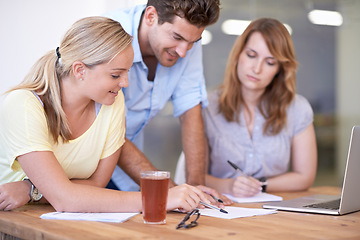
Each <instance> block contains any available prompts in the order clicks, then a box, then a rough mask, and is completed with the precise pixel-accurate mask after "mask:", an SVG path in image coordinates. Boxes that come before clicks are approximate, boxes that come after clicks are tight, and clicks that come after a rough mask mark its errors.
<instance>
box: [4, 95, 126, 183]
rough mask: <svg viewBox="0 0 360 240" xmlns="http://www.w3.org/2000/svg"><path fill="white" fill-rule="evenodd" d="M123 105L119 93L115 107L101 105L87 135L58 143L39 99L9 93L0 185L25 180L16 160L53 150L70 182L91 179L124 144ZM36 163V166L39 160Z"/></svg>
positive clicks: (32, 96)
mask: <svg viewBox="0 0 360 240" xmlns="http://www.w3.org/2000/svg"><path fill="white" fill-rule="evenodd" d="M124 106H125V105H124V95H123V94H122V92H121V91H120V92H119V95H118V96H117V97H116V100H115V102H114V104H112V105H110V106H107V105H102V106H101V109H100V111H99V113H98V115H97V116H96V119H95V121H94V122H93V124H92V125H91V127H90V128H89V129H88V130H87V131H86V132H85V133H84V134H82V135H81V136H80V137H78V138H76V139H74V140H71V141H69V142H67V143H63V142H62V141H61V140H60V141H59V143H58V144H55V143H54V141H53V140H52V136H51V135H50V134H49V130H48V127H47V121H46V116H45V111H44V108H43V106H42V103H41V102H40V101H39V99H38V98H37V97H36V96H35V95H34V94H33V93H32V92H31V91H28V90H15V91H12V92H10V93H9V94H8V95H7V96H6V97H5V99H4V101H3V104H2V108H1V110H0V116H1V117H0V184H3V183H6V182H13V181H20V180H22V179H23V178H24V177H25V176H26V175H25V173H24V172H23V170H22V169H21V167H20V164H19V163H18V161H17V160H16V158H17V156H19V155H23V154H26V153H29V152H34V151H52V152H53V153H54V154H55V156H56V158H57V160H58V161H59V163H60V165H61V166H62V168H63V169H64V171H65V173H66V175H67V176H68V177H69V179H72V178H79V179H87V178H89V177H90V176H91V175H92V174H93V173H94V171H95V170H96V168H97V166H98V163H99V161H100V160H101V159H103V158H106V157H108V156H110V155H112V154H113V153H114V152H115V151H117V150H118V149H119V148H120V147H121V146H122V145H123V144H124V142H125V107H124ZM33 161H34V164H36V159H34V160H33Z"/></svg>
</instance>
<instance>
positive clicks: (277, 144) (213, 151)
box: [203, 90, 314, 178]
mask: <svg viewBox="0 0 360 240" xmlns="http://www.w3.org/2000/svg"><path fill="white" fill-rule="evenodd" d="M218 98H219V91H218V90H217V91H214V92H212V93H211V94H210V95H209V106H208V107H207V108H206V109H204V111H203V115H204V121H205V131H206V134H207V138H208V141H209V151H210V152H209V155H210V165H209V174H211V175H213V176H215V177H219V178H235V177H237V176H238V175H239V173H238V172H237V171H235V170H234V169H233V168H232V167H231V166H230V165H229V164H228V163H227V160H230V161H232V162H234V163H235V164H237V165H238V166H239V167H240V168H241V169H242V170H243V172H244V173H246V174H247V175H249V176H253V177H255V178H260V177H271V176H275V175H279V174H282V173H285V172H287V171H288V170H289V166H290V156H291V155H290V152H291V141H292V139H293V137H294V136H296V135H297V134H299V133H300V132H301V131H303V130H304V129H305V128H306V127H307V126H309V124H311V123H312V122H313V117H314V114H313V111H312V108H311V106H310V104H309V102H308V101H307V100H306V99H305V98H304V97H303V96H301V95H298V94H297V95H296V96H295V98H294V100H293V102H292V103H291V104H290V106H289V107H288V110H287V125H286V127H285V128H284V129H282V131H281V132H280V133H279V134H277V135H275V136H269V135H263V125H264V123H265V119H264V117H263V116H262V115H261V113H260V111H259V110H258V109H256V112H255V122H254V129H253V134H252V138H251V137H250V134H249V132H248V130H247V127H246V124H245V119H244V114H243V113H242V112H241V113H240V124H239V123H238V122H227V121H226V119H225V118H224V117H223V115H222V114H220V113H219V112H218Z"/></svg>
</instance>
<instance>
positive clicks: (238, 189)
mask: <svg viewBox="0 0 360 240" xmlns="http://www.w3.org/2000/svg"><path fill="white" fill-rule="evenodd" d="M261 189H262V188H261V182H260V181H259V180H257V179H255V178H253V177H243V176H240V177H237V178H236V179H235V181H234V184H233V187H232V191H233V195H234V196H236V197H251V196H254V195H256V194H258V193H259V192H261Z"/></svg>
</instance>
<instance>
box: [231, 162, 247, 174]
mask: <svg viewBox="0 0 360 240" xmlns="http://www.w3.org/2000/svg"><path fill="white" fill-rule="evenodd" d="M227 162H228V163H229V164H230V166H232V167H233V168H234V169H235V170H237V171H239V172H240V173H241V175H243V176H245V177H249V176H248V175H246V174H245V173H244V172H243V171H242V170H241V169H240V168H239V167H238V166H237V165H236V164H235V163H233V162H232V161H230V160H227Z"/></svg>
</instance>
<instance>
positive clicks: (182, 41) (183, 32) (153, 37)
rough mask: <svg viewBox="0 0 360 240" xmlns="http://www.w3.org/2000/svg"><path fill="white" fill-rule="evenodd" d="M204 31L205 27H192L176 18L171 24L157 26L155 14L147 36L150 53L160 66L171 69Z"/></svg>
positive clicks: (183, 20)
mask: <svg viewBox="0 0 360 240" xmlns="http://www.w3.org/2000/svg"><path fill="white" fill-rule="evenodd" d="M204 29H205V27H197V26H195V25H192V24H190V23H189V22H188V21H187V20H186V19H184V18H180V17H178V16H175V17H174V20H173V22H172V23H169V22H164V23H163V24H158V22H157V15H156V14H155V15H154V22H153V23H152V24H151V25H150V28H149V34H148V46H149V48H150V52H152V54H153V55H155V57H156V59H157V60H158V62H159V63H160V64H161V65H163V66H165V67H171V66H173V65H174V64H175V63H176V61H177V60H178V59H179V57H182V58H183V57H185V56H186V52H187V51H188V50H190V49H191V48H192V46H193V45H194V43H195V42H197V41H199V40H200V39H201V34H202V32H203V31H204Z"/></svg>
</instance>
